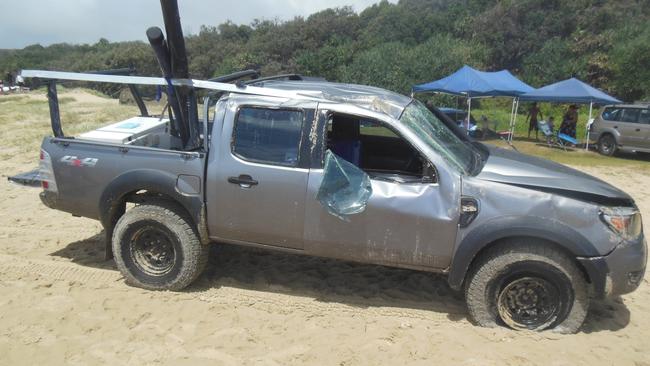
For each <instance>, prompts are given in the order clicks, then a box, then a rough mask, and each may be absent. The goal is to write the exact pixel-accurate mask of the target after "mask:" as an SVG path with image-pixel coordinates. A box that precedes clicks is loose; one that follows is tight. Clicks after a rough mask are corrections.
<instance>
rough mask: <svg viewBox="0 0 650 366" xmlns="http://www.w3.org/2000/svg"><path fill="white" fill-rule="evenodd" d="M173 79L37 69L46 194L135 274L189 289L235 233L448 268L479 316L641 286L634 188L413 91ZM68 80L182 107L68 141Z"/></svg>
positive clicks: (583, 305) (328, 252)
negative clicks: (141, 91) (494, 140)
mask: <svg viewBox="0 0 650 366" xmlns="http://www.w3.org/2000/svg"><path fill="white" fill-rule="evenodd" d="M163 3H164V2H163ZM150 30H151V29H150ZM168 33H169V29H168ZM148 35H149V36H150V37H149V38H150V40H152V39H153V41H152V45H153V44H154V43H156V42H155V41H156V40H158V41H159V40H160V39H159V38H160V37H159V36H160V34H159V33H156V32H154V31H151V32H149V31H148ZM181 39H182V37H181ZM171 43H173V39H170V44H171ZM158 44H160V43H158ZM163 44H164V42H163ZM176 49H178V47H176ZM163 51H165V49H164V48H163ZM160 53H161V54H163V56H164V54H165V52H160ZM157 54H158V52H157ZM159 56H160V55H159ZM160 59H161V57H159V61H160ZM162 60H163V61H160V63H161V68H162V69H163V71H164V70H165V69H166V68H167V67H166V66H165V65H163V64H164V60H165V59H164V57H163V58H162ZM172 71H173V70H172ZM171 74H172V75H166V77H165V78H142V77H129V76H105V75H88V74H73V73H56V72H39V71H29V70H28V71H24V72H23V76H24V77H40V78H41V79H43V80H46V81H47V82H48V91H49V92H48V96H49V100H50V107H51V108H50V113H51V117H52V129H53V132H54V136H53V137H46V138H45V139H44V140H43V143H42V147H41V153H40V174H39V180H40V182H41V184H42V187H43V191H42V193H41V199H42V201H43V203H44V204H45V205H46V206H48V207H51V208H54V209H57V210H62V211H65V212H69V213H71V214H73V215H77V216H84V217H88V218H92V219H97V220H99V221H100V222H101V223H102V225H103V226H104V228H105V231H106V233H107V246H108V252H109V253H110V254H112V255H114V258H115V262H116V263H117V267H118V268H119V270H120V271H121V272H122V274H123V275H124V277H125V278H126V281H127V282H128V283H130V284H132V285H135V286H138V287H142V288H146V289H152V290H180V289H183V288H184V287H186V286H188V285H189V284H191V283H192V281H194V279H196V278H197V276H199V275H200V274H201V272H202V271H203V269H204V267H205V265H206V262H207V256H208V254H207V253H208V251H207V248H208V244H210V243H232V244H239V245H247V246H254V247H260V248H268V249H273V250H282V251H287V252H290V253H296V254H305V255H313V256H323V257H329V258H338V259H342V260H351V261H358V262H364V263H374V264H379V265H386V266H394V267H402V268H409V269H413V270H421V271H430V272H439V273H442V274H445V275H446V276H447V278H448V282H449V285H450V287H451V288H453V289H457V290H463V291H464V292H465V296H466V300H467V305H468V309H469V315H470V317H471V319H472V320H473V321H474V322H475V323H476V324H479V325H481V326H488V327H490V326H497V325H506V326H508V327H511V328H514V329H532V330H544V329H553V330H555V331H558V332H575V331H577V330H578V329H579V328H580V326H581V324H582V323H583V321H584V319H585V316H586V314H587V309H588V305H589V302H590V299H591V298H602V297H605V296H615V295H620V294H625V293H628V292H631V291H633V290H635V289H636V288H637V287H638V286H639V284H640V283H641V281H642V279H643V276H644V272H645V267H646V259H647V247H646V243H645V239H644V235H643V229H642V223H641V216H640V214H639V211H638V209H637V207H636V206H635V204H634V201H633V200H632V198H631V197H630V196H628V195H627V194H626V193H624V192H622V191H621V190H619V189H617V188H615V187H613V186H611V185H609V184H607V183H605V182H603V181H601V180H598V179H596V178H593V177H591V176H589V175H586V174H583V173H581V172H579V171H576V170H573V169H570V168H567V167H565V166H562V165H559V164H555V163H552V162H550V161H547V160H542V159H538V158H534V157H531V156H527V155H523V154H520V153H517V152H514V151H510V150H505V149H500V148H495V147H489V146H488V145H484V144H481V143H477V142H473V141H471V140H469V139H468V138H467V136H466V135H465V134H464V133H463V132H462V131H459V130H458V129H457V127H455V124H454V122H453V121H451V120H449V119H448V118H447V117H446V116H445V115H444V114H442V113H440V112H439V111H437V110H435V109H433V111H430V110H428V109H427V108H426V107H425V106H424V105H423V104H422V103H420V102H419V101H417V100H415V99H412V98H410V97H406V96H403V95H399V94H396V93H392V92H389V91H386V90H383V89H378V88H374V87H368V86H359V85H348V84H337V83H329V82H325V81H308V80H297V81H291V80H286V79H283V78H278V79H277V80H273V78H271V79H270V80H262V79H258V80H253V81H249V82H247V83H241V82H237V83H236V84H232V83H224V82H217V81H201V80H191V79H187V78H184V77H181V78H178V77H176V76H175V74H176V73H175V72H172V73H171ZM170 76H171V77H170ZM62 79H63V80H65V79H69V80H80V81H95V82H118V83H126V84H154V85H160V86H166V87H168V89H169V95H170V101H171V102H170V103H171V104H172V105H170V112H169V114H168V115H167V116H166V117H163V116H156V117H151V116H148V115H147V113H146V110H144V112H143V113H142V114H143V115H142V116H140V117H138V118H137V119H131V120H128V121H124V122H121V123H118V124H116V125H111V126H109V127H108V128H103V129H100V130H97V131H92V132H91V133H88V134H84V135H81V136H77V137H70V136H66V135H65V134H64V133H63V129H62V126H61V121H60V119H59V115H58V103H56V101H57V96H56V84H55V80H62ZM224 80H225V79H222V80H221V81H224ZM205 91H207V92H209V93H208V95H207V96H206V97H205V99H204V100H203V118H202V119H199V118H198V117H197V113H196V110H197V107H196V98H197V96H196V94H197V93H199V92H201V93H203V92H205ZM183 98H184V99H183ZM175 101H182V102H178V103H175ZM174 103H175V104H174ZM193 103H194V104H193ZM192 109H194V111H193V110H192ZM179 122H182V123H184V124H179ZM147 124H150V127H147V126H145V125H147ZM129 129H133V130H137V131H138V133H137V134H135V133H129V132H128V131H125V130H129ZM129 203H135V206H134V207H131V206H132V205H130V204H129ZM127 207H131V208H129V209H127Z"/></svg>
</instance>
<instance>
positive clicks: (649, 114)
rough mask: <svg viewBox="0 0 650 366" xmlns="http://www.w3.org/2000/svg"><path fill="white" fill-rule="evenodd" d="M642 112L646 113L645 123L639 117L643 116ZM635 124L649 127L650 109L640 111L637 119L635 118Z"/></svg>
mask: <svg viewBox="0 0 650 366" xmlns="http://www.w3.org/2000/svg"><path fill="white" fill-rule="evenodd" d="M643 112H646V114H647V115H648V117H649V118H648V120H647V121H641V115H642V114H643ZM637 123H638V124H640V125H650V108H646V109H643V108H642V109H641V112H639V118H637Z"/></svg>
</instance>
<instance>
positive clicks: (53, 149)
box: [41, 137, 205, 220]
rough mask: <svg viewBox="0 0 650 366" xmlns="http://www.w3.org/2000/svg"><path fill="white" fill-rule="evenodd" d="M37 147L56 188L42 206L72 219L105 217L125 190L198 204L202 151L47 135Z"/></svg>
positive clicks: (202, 159)
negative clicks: (48, 165) (49, 166)
mask: <svg viewBox="0 0 650 366" xmlns="http://www.w3.org/2000/svg"><path fill="white" fill-rule="evenodd" d="M41 149H42V150H43V151H45V152H46V153H47V154H49V156H50V159H51V162H52V170H53V172H54V177H55V179H56V187H57V190H58V192H53V191H49V190H44V192H43V194H41V198H42V200H43V202H44V203H45V204H46V205H47V206H49V207H52V208H56V209H59V210H62V211H66V212H69V213H71V214H73V215H76V216H83V217H88V218H92V219H99V220H102V219H104V218H105V217H104V216H105V215H106V212H105V211H107V207H109V206H110V205H111V204H113V203H114V201H116V200H119V199H120V198H121V197H123V196H124V195H126V194H129V193H134V192H131V191H130V187H133V188H132V189H134V190H136V191H142V190H152V191H155V192H158V193H163V194H168V195H178V196H182V197H185V198H187V197H188V196H189V197H192V198H193V199H195V200H198V201H200V202H202V201H203V198H202V197H203V187H202V185H203V172H204V161H205V154H204V153H200V152H186V151H174V150H164V149H158V148H151V147H144V146H133V145H121V144H110V143H103V142H96V141H89V140H79V139H72V138H52V137H47V138H45V139H44V140H43V143H42V145H41ZM136 187H137V188H136Z"/></svg>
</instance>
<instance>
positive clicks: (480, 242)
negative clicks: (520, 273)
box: [448, 217, 600, 290]
mask: <svg viewBox="0 0 650 366" xmlns="http://www.w3.org/2000/svg"><path fill="white" fill-rule="evenodd" d="M499 221H500V222H499V223H498V224H497V223H494V222H493V223H485V224H483V225H482V226H480V227H477V228H475V229H474V230H473V231H471V232H470V233H469V234H468V235H466V236H465V238H464V239H463V240H462V241H461V242H460V244H458V246H457V248H456V250H455V252H454V255H453V258H452V262H451V266H450V269H449V276H448V281H449V286H450V287H451V288H453V289H456V290H459V289H461V288H462V286H463V284H464V282H465V278H466V276H467V274H468V272H469V271H470V269H471V267H472V265H473V263H475V261H476V259H477V258H479V257H480V256H481V254H482V253H484V252H485V251H486V250H488V249H489V248H493V247H494V246H496V245H499V244H501V243H503V242H505V241H508V240H513V239H526V240H539V241H541V242H544V243H545V244H546V245H550V246H553V247H555V248H557V249H560V250H561V251H563V252H565V253H566V254H567V255H568V256H570V257H571V259H572V260H573V261H574V262H575V264H576V265H577V266H578V268H580V270H581V271H582V272H583V273H584V274H585V276H586V278H587V280H588V281H590V278H592V274H591V273H590V271H588V270H587V269H585V268H584V267H583V266H582V264H580V262H578V261H577V260H576V257H595V256H599V255H600V254H599V253H598V251H597V250H596V248H595V247H594V246H593V245H592V244H591V243H590V242H589V241H588V240H587V239H586V238H585V237H584V236H582V235H581V234H580V233H578V232H576V231H575V230H574V229H572V228H571V227H569V226H567V225H564V224H562V223H560V222H557V221H553V220H543V219H540V218H539V217H535V218H506V219H501V220H499Z"/></svg>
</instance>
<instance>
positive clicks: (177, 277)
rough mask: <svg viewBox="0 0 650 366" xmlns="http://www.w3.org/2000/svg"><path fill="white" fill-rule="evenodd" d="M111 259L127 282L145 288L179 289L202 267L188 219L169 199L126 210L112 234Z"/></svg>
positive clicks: (200, 248)
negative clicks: (113, 258) (112, 258)
mask: <svg viewBox="0 0 650 366" xmlns="http://www.w3.org/2000/svg"><path fill="white" fill-rule="evenodd" d="M112 242H113V243H112V245H113V255H114V257H115V263H116V264H117V268H118V269H119V270H120V272H121V273H122V275H123V276H124V277H125V278H126V281H127V283H129V284H131V285H134V286H137V287H142V288H145V289H149V290H181V289H183V288H185V287H186V286H188V285H189V284H190V283H192V281H194V280H195V279H196V278H197V277H198V276H199V275H200V274H201V272H202V271H203V269H204V268H205V265H206V262H207V258H208V250H207V249H208V248H207V245H203V244H202V243H201V242H200V240H199V238H198V235H197V234H196V231H195V230H194V229H193V227H192V224H191V220H190V219H189V217H187V215H186V214H185V213H184V210H183V209H182V208H181V207H180V206H178V205H177V204H175V203H173V202H168V201H163V200H161V201H156V202H151V203H146V204H142V205H139V206H136V207H134V208H132V209H131V210H129V211H127V212H126V213H125V214H124V215H123V216H122V217H121V218H120V219H119V220H118V222H117V224H116V225H115V230H114V231H113V238H112Z"/></svg>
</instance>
